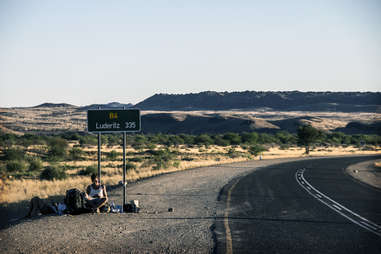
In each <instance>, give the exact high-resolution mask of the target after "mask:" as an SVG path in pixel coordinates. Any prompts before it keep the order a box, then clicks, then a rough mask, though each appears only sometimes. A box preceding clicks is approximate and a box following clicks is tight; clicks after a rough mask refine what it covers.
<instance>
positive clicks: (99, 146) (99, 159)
mask: <svg viewBox="0 0 381 254" xmlns="http://www.w3.org/2000/svg"><path fill="white" fill-rule="evenodd" d="M98 180H99V182H100V183H101V134H100V133H98Z"/></svg>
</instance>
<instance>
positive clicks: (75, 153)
mask: <svg viewBox="0 0 381 254" xmlns="http://www.w3.org/2000/svg"><path fill="white" fill-rule="evenodd" d="M84 154H85V153H84V152H83V151H82V150H81V149H80V148H78V147H73V148H72V149H71V150H70V151H69V158H70V160H73V161H77V160H82V159H83V158H82V156H83V155H84Z"/></svg>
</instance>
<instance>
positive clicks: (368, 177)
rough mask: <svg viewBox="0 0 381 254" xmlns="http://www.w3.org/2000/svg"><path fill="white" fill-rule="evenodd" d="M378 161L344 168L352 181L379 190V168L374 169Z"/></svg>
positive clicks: (380, 174)
mask: <svg viewBox="0 0 381 254" xmlns="http://www.w3.org/2000/svg"><path fill="white" fill-rule="evenodd" d="M377 161H380V160H379V159H378V160H370V161H364V162H360V163H357V164H353V165H351V166H349V167H347V168H346V172H347V173H348V174H349V175H350V176H352V177H353V178H354V179H356V180H358V181H360V182H362V183H365V184H367V185H370V186H372V187H375V188H377V189H379V190H381V168H377V167H375V162H377Z"/></svg>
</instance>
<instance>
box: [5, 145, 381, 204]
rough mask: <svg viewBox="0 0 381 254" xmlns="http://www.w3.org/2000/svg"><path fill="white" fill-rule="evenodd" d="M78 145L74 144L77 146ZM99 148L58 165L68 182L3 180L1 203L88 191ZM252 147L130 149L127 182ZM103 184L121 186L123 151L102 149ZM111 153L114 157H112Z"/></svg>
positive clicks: (270, 151) (280, 153) (325, 150)
mask: <svg viewBox="0 0 381 254" xmlns="http://www.w3.org/2000/svg"><path fill="white" fill-rule="evenodd" d="M74 146H75V144H74V143H73V144H71V147H74ZM30 149H31V150H33V151H35V150H36V149H35V147H31V148H30ZM96 149H97V148H96V146H90V147H87V148H85V149H83V154H85V155H83V156H82V158H81V159H80V160H66V161H61V162H56V163H57V164H58V165H59V166H61V167H63V168H64V169H65V171H66V174H67V175H68V176H69V177H67V178H65V179H61V180H57V179H53V180H41V179H39V178H36V177H29V178H18V179H17V178H5V179H4V178H3V179H0V204H3V205H7V204H11V203H16V202H21V201H25V200H29V199H31V198H32V197H34V196H39V197H41V198H48V197H53V196H60V195H64V194H65V191H66V190H67V189H71V188H79V189H82V190H84V189H85V187H86V186H87V185H88V184H89V183H90V177H89V176H88V174H85V175H81V172H83V171H84V170H86V169H87V168H88V167H92V169H96V167H95V165H96ZM248 149H249V148H246V149H245V147H244V148H242V147H240V146H225V147H222V146H207V147H205V146H200V147H187V146H177V147H164V146H161V147H160V146H158V147H156V148H155V149H154V150H152V149H134V148H132V147H129V148H128V149H127V155H128V157H127V160H128V161H129V163H128V166H127V168H128V170H127V175H126V178H127V181H128V182H135V181H137V180H140V179H144V178H148V177H152V176H156V175H160V174H165V173H170V172H176V171H182V170H187V169H190V168H196V167H202V166H210V165H216V164H224V163H232V162H239V161H246V160H258V159H259V158H260V157H259V156H254V155H252V154H250V152H249V150H248ZM379 151H380V148H377V147H373V148H372V149H370V150H360V149H358V148H355V147H352V146H348V147H315V148H314V149H313V150H312V151H311V153H310V155H309V156H338V155H359V154H380V152H379ZM102 152H103V156H102V182H103V183H104V184H106V185H107V186H112V185H117V184H118V183H119V182H120V181H121V180H122V163H121V159H122V157H121V148H120V147H118V146H115V147H109V146H108V147H107V146H105V147H102ZM110 154H113V155H112V156H111V155H110ZM305 156H306V155H305V154H304V149H303V148H299V147H289V148H287V149H284V148H282V147H280V146H273V147H267V151H264V152H262V154H261V158H262V159H276V158H293V157H305ZM45 164H46V163H45Z"/></svg>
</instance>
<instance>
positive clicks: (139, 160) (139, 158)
mask: <svg viewBox="0 0 381 254" xmlns="http://www.w3.org/2000/svg"><path fill="white" fill-rule="evenodd" d="M128 160H129V161H131V162H142V161H143V158H142V157H132V158H129V159H128Z"/></svg>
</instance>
